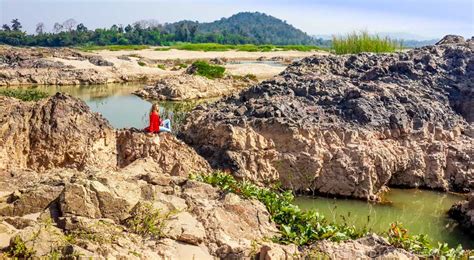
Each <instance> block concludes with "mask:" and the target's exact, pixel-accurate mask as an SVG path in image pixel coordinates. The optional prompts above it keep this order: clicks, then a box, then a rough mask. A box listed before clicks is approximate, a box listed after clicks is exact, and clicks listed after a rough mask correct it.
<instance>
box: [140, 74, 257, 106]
mask: <svg viewBox="0 0 474 260" xmlns="http://www.w3.org/2000/svg"><path fill="white" fill-rule="evenodd" d="M252 83H255V81H254V80H253V79H249V78H247V77H238V78H234V77H232V76H226V77H225V78H223V79H214V80H211V79H208V78H205V77H201V76H195V75H188V74H182V75H176V76H167V77H164V78H162V79H159V80H158V81H157V82H156V83H155V85H153V86H147V87H145V88H143V89H140V90H137V91H136V92H135V93H134V94H135V95H137V96H139V97H142V98H145V99H153V100H172V101H181V100H193V99H202V98H215V97H222V96H225V95H228V94H232V93H236V92H238V91H240V90H242V89H244V88H246V87H248V86H249V85H250V84H252Z"/></svg>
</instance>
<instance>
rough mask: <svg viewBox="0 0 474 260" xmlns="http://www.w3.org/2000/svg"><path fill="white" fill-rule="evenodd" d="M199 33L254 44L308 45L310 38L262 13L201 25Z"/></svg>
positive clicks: (236, 15)
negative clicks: (235, 37) (230, 36)
mask: <svg viewBox="0 0 474 260" xmlns="http://www.w3.org/2000/svg"><path fill="white" fill-rule="evenodd" d="M198 32H199V33H203V34H205V33H215V32H217V33H229V34H236V35H241V36H244V37H247V38H249V39H252V41H255V43H259V44H261V43H273V44H282V45H285V44H309V43H311V42H312V38H311V37H310V36H308V35H307V34H306V33H304V32H303V31H301V30H299V29H296V28H295V27H293V26H292V25H290V24H288V23H286V22H285V21H282V20H280V19H278V18H275V17H273V16H270V15H266V14H264V13H258V12H256V13H250V12H245V13H238V14H235V15H233V16H231V17H229V18H222V19H220V20H218V21H215V22H212V23H201V24H199V26H198Z"/></svg>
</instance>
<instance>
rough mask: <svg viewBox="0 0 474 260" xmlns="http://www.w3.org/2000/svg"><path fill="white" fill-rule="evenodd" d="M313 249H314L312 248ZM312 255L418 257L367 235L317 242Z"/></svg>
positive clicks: (344, 257) (330, 256)
mask: <svg viewBox="0 0 474 260" xmlns="http://www.w3.org/2000/svg"><path fill="white" fill-rule="evenodd" d="M314 249H315V250H314ZM314 249H313V251H315V253H314V254H316V255H314V256H313V257H315V258H325V257H329V258H331V259H418V257H417V256H415V255H413V254H410V253H408V252H407V251H405V250H403V249H399V248H395V247H393V246H391V245H390V244H388V243H387V241H385V240H384V239H383V238H382V237H379V236H377V235H369V236H367V237H364V238H360V239H357V240H353V241H347V242H342V243H335V242H330V241H323V242H321V243H318V244H317V245H316V246H315V248H314Z"/></svg>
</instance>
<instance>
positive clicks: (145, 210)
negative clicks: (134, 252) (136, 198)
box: [125, 203, 173, 239]
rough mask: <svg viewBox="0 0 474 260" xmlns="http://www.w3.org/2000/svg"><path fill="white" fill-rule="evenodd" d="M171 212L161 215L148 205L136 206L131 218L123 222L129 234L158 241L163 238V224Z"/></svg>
mask: <svg viewBox="0 0 474 260" xmlns="http://www.w3.org/2000/svg"><path fill="white" fill-rule="evenodd" d="M172 214H173V212H168V213H161V211H160V210H159V209H154V208H153V206H152V205H151V204H149V203H145V204H138V205H137V206H135V209H134V211H133V213H132V216H131V217H130V218H129V219H127V220H126V221H125V226H127V227H128V228H129V229H130V231H131V232H133V233H136V234H138V235H141V236H143V237H151V238H156V239H159V238H161V237H163V235H164V233H163V229H164V226H165V222H166V221H167V220H168V219H169V218H170V216H171V215H172Z"/></svg>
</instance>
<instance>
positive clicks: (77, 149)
mask: <svg viewBox="0 0 474 260" xmlns="http://www.w3.org/2000/svg"><path fill="white" fill-rule="evenodd" d="M0 140H2V142H0V171H1V170H9V169H14V168H21V169H32V170H35V171H39V172H41V171H46V170H49V169H54V168H71V169H77V170H80V171H85V170H87V169H114V168H117V167H120V168H122V167H125V166H127V165H129V164H131V163H133V162H134V161H135V160H137V159H142V158H151V159H152V160H154V161H156V162H159V164H158V165H159V167H158V168H159V169H157V170H159V171H160V172H162V173H167V174H171V175H182V176H188V175H189V174H190V173H193V172H194V173H201V172H208V171H210V170H211V169H210V166H209V164H208V163H207V161H206V160H205V159H203V158H202V157H201V156H199V155H198V154H197V153H196V152H195V151H194V150H193V149H192V148H191V147H189V146H188V145H186V144H185V143H183V142H182V141H179V140H178V139H176V137H174V136H173V135H170V134H168V133H162V134H159V135H156V134H147V133H144V132H143V131H140V130H136V129H126V130H115V129H113V128H112V127H111V126H110V124H109V123H108V121H107V120H105V119H104V118H103V117H102V116H101V115H100V114H98V113H93V112H92V111H91V110H90V109H89V107H88V106H87V105H86V104H85V103H84V102H83V101H82V100H80V99H77V98H74V97H72V96H69V95H67V94H62V93H57V94H56V95H54V96H52V97H49V98H47V99H44V100H41V101H38V102H21V101H19V100H17V99H14V98H6V97H0Z"/></svg>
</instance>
